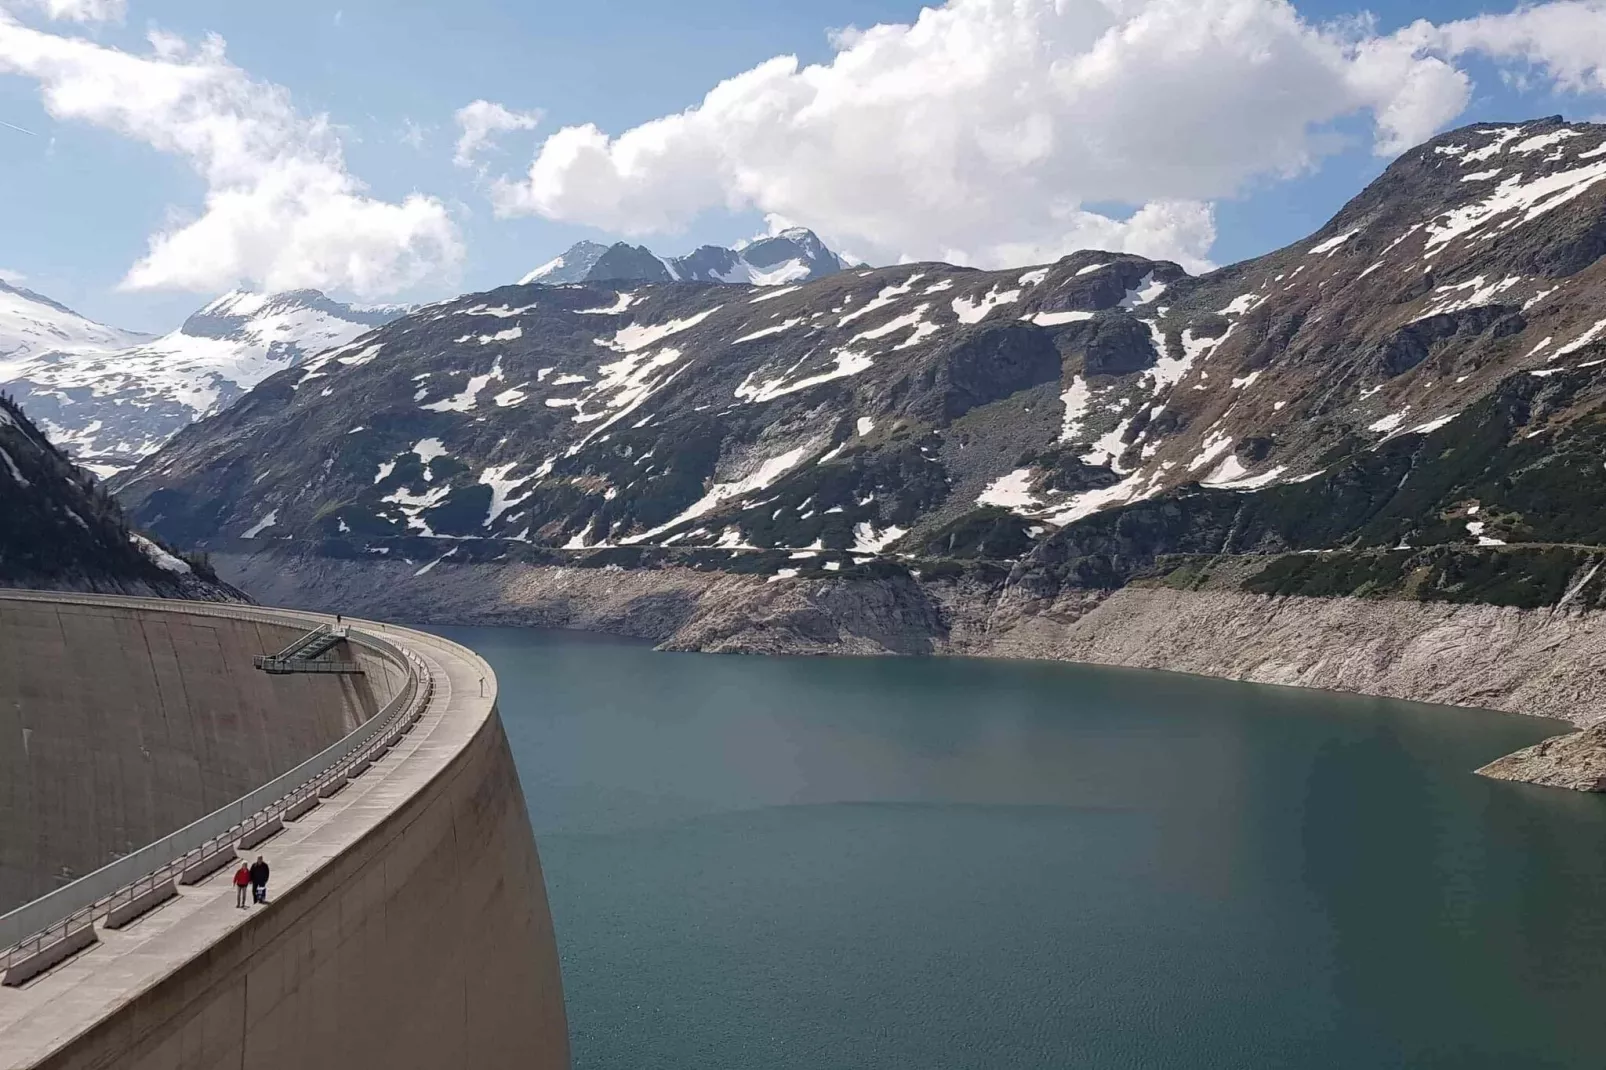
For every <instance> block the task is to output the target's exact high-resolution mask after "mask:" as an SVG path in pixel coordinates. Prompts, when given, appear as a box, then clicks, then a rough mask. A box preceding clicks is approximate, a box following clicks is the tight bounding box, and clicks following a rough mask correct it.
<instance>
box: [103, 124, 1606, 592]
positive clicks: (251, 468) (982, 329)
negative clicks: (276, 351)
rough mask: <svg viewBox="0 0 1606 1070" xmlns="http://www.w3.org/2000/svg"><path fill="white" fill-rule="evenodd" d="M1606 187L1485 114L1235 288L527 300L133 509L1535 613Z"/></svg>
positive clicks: (379, 364) (1230, 270)
mask: <svg viewBox="0 0 1606 1070" xmlns="http://www.w3.org/2000/svg"><path fill="white" fill-rule="evenodd" d="M1603 179H1606V126H1598V125H1592V124H1587V123H1576V124H1569V123H1564V122H1562V121H1561V120H1560V119H1559V118H1552V119H1545V120H1539V121H1535V122H1529V123H1522V124H1505V125H1495V124H1481V125H1477V126H1472V127H1467V128H1464V129H1461V130H1457V131H1454V132H1452V133H1449V134H1445V135H1442V136H1440V137H1438V138H1435V139H1434V140H1432V141H1430V142H1428V143H1427V144H1426V145H1423V146H1420V147H1418V148H1417V149H1414V150H1412V151H1411V152H1408V153H1406V154H1405V155H1403V156H1402V157H1400V158H1399V159H1398V160H1397V161H1395V162H1394V163H1393V164H1392V165H1391V166H1390V167H1389V168H1388V169H1387V171H1386V172H1385V173H1384V174H1383V175H1382V176H1381V177H1380V178H1379V179H1378V180H1377V181H1376V182H1374V183H1373V184H1372V185H1371V186H1370V187H1368V188H1367V189H1366V190H1365V191H1364V192H1362V193H1361V194H1360V195H1359V196H1358V197H1356V198H1355V199H1354V200H1353V201H1351V202H1350V203H1349V204H1347V205H1345V206H1344V208H1343V209H1342V210H1341V211H1340V212H1339V213H1338V214H1337V215H1336V216H1335V217H1334V218H1333V219H1332V221H1330V222H1329V223H1328V224H1327V225H1326V226H1325V227H1323V228H1322V229H1321V230H1320V231H1318V232H1317V233H1316V234H1314V235H1312V236H1311V237H1310V238H1308V239H1305V240H1303V241H1300V242H1296V243H1295V244H1293V245H1291V246H1289V247H1287V248H1285V249H1282V250H1279V251H1277V252H1274V253H1271V254H1269V255H1267V256H1264V257H1260V258H1257V259H1255V260H1251V261H1247V262H1244V263H1241V264H1237V265H1233V266H1231V267H1227V268H1223V269H1221V270H1219V271H1215V272H1212V273H1210V274H1208V275H1204V276H1200V277H1191V276H1189V275H1187V274H1186V273H1185V272H1183V270H1182V269H1181V268H1179V267H1177V266H1176V265H1174V264H1169V263H1164V262H1155V261H1150V260H1146V259H1143V258H1140V257H1136V256H1129V255H1115V254H1106V253H1096V252H1083V253H1078V254H1075V255H1073V256H1070V257H1066V258H1064V259H1062V260H1060V261H1059V262H1058V263H1056V264H1053V265H1047V266H1040V267H1034V268H1030V269H1014V270H1011V271H991V272H988V271H975V270H969V269H964V268H955V267H950V266H948V265H943V264H910V265H900V266H898V267H891V268H881V269H876V270H854V271H845V272H839V273H837V274H833V275H829V276H827V277H825V278H822V279H817V280H815V281H812V282H809V283H806V284H801V285H798V284H794V285H788V286H782V287H769V288H764V289H760V288H758V287H753V286H746V287H744V286H735V285H711V284H706V283H693V282H668V283H646V284H629V285H624V284H619V283H600V282H592V283H586V284H583V285H578V286H571V287H564V288H553V287H541V286H517V287H507V288H504V289H501V290H497V291H494V292H491V293H488V294H480V295H474V296H470V297H464V298H461V299H458V300H455V301H452V302H447V303H443V304H440V305H436V306H431V307H430V308H427V309H422V310H419V311H418V312H415V313H414V314H412V315H410V316H407V317H404V318H403V319H400V320H398V321H396V322H394V323H391V324H388V325H387V326H385V327H383V328H380V329H379V330H378V331H376V332H374V333H373V334H372V335H371V336H369V337H366V338H364V339H362V340H361V341H359V342H357V343H353V344H348V345H347V346H345V347H343V348H341V349H337V350H334V351H331V352H329V353H326V354H324V355H322V356H320V357H318V358H315V359H314V360H311V361H308V362H306V363H304V364H302V365H300V366H298V367H296V368H292V369H288V370H285V371H283V372H280V373H278V374H276V375H274V376H272V377H270V378H268V379H267V380H265V381H264V382H263V383H261V384H260V385H259V386H258V387H257V388H256V389H254V390H252V391H251V392H249V393H248V394H246V395H245V396H244V397H242V398H241V399H240V400H239V401H238V402H237V403H236V404H235V405H233V406H232V407H230V408H229V409H227V410H225V411H223V412H221V413H219V414H217V415H215V416H213V417H212V418H210V419H208V420H205V421H203V422H201V423H199V424H196V425H194V426H192V427H190V428H188V429H187V430H186V431H184V432H183V433H181V434H180V435H178V436H177V437H176V438H175V439H174V440H173V441H172V442H171V443H170V444H169V445H168V446H166V447H165V448H164V449H163V450H161V451H160V452H159V453H158V454H156V455H155V456H153V457H151V458H149V459H147V460H146V461H145V462H144V463H142V464H141V465H140V466H139V468H138V469H137V470H135V471H134V472H133V473H131V474H130V475H129V476H128V477H127V478H126V479H124V480H123V481H122V482H121V483H120V492H121V494H122V495H123V497H124V500H125V501H126V502H127V503H128V504H129V507H130V508H131V510H132V511H133V514H134V515H135V516H136V517H137V518H138V519H139V520H140V521H141V522H142V523H145V524H148V525H149V526H151V527H152V528H153V529H154V530H156V531H158V532H161V533H162V534H164V535H165V536H167V537H169V538H171V539H173V540H175V541H177V542H179V543H181V544H188V545H205V544H214V543H217V542H218V541H219V540H223V541H227V540H230V539H234V538H242V537H243V538H268V537H271V538H274V539H276V540H283V539H286V538H288V539H291V540H301V541H302V542H303V543H305V544H306V545H309V546H313V545H317V546H320V547H324V548H325V549H327V550H328V551H329V552H331V553H346V554H351V553H356V554H363V553H370V552H381V551H384V549H385V547H386V545H387V544H388V543H387V540H388V541H394V540H398V539H406V540H411V541H410V542H409V543H408V545H409V546H411V547H414V548H413V549H409V550H408V551H407V552H408V553H421V552H423V551H419V550H417V549H416V546H417V544H418V543H419V541H420V540H428V539H434V540H437V543H436V544H437V545H439V546H443V547H447V548H449V549H450V550H451V552H452V553H453V554H456V555H458V559H459V560H467V559H470V558H475V559H478V557H479V556H481V555H482V554H491V555H493V556H494V555H495V554H498V553H507V552H509V551H508V549H507V547H508V546H509V545H510V544H517V543H528V544H532V545H534V546H539V547H547V548H552V549H553V550H568V551H571V552H573V551H580V550H591V551H596V550H598V549H599V548H602V549H605V550H606V554H605V555H604V557H602V558H599V559H606V560H610V561H617V562H623V563H627V564H628V563H631V562H641V561H644V560H648V559H650V558H652V556H653V554H654V553H657V552H658V551H656V550H653V549H652V548H670V549H671V550H672V552H674V553H686V554H691V555H692V556H693V557H695V558H696V559H697V560H699V561H704V562H708V561H713V560H716V559H717V560H722V561H724V562H725V564H723V565H721V566H719V567H731V568H740V569H743V570H748V571H751V570H753V569H759V570H767V571H768V572H769V573H770V574H772V575H774V576H777V577H791V576H794V575H801V576H802V577H803V578H807V577H809V576H817V577H818V576H824V575H826V574H827V572H829V571H832V570H834V571H836V572H837V574H838V575H839V576H845V575H848V574H850V573H851V572H852V571H853V570H854V569H855V568H859V567H861V566H862V567H863V568H871V569H873V568H875V567H879V565H877V562H878V561H881V562H886V563H889V564H890V563H891V562H892V561H904V560H906V559H909V558H913V559H922V560H929V559H939V558H948V559H961V560H978V559H981V560H996V561H1001V562H1004V563H1005V564H1006V572H1007V574H1008V576H1009V577H1010V579H1009V582H1010V583H1011V584H1014V585H1016V586H1017V587H1018V588H1019V589H1021V590H1022V591H1023V592H1026V593H1030V594H1032V595H1033V596H1034V597H1043V598H1047V597H1051V596H1052V595H1053V593H1054V592H1055V591H1057V590H1059V589H1061V588H1063V587H1064V586H1065V585H1072V586H1077V585H1080V586H1083V587H1087V588H1089V589H1110V588H1112V587H1119V586H1121V585H1123V584H1125V583H1127V582H1129V581H1130V580H1131V579H1133V578H1134V577H1138V576H1142V575H1148V574H1151V573H1153V571H1154V570H1155V569H1156V568H1159V569H1161V570H1162V571H1164V570H1165V569H1166V568H1170V567H1173V566H1172V565H1168V564H1167V562H1168V561H1169V560H1170V558H1171V556H1172V555H1190V556H1192V557H1200V556H1204V557H1209V556H1214V555H1222V554H1226V555H1236V556H1238V557H1240V558H1244V559H1245V560H1247V561H1250V562H1252V565H1250V566H1246V567H1247V568H1249V572H1247V573H1245V574H1244V575H1245V578H1244V585H1245V589H1249V590H1257V591H1263V592H1267V593H1347V592H1350V591H1354V590H1360V589H1365V590H1373V591H1380V592H1386V591H1407V592H1411V593H1412V594H1413V596H1423V592H1424V591H1428V592H1439V593H1440V594H1442V595H1443V597H1446V598H1486V599H1492V600H1497V601H1498V600H1500V599H1509V600H1514V603H1521V602H1522V601H1523V600H1525V599H1526V600H1530V601H1532V600H1536V599H1539V598H1541V597H1542V596H1544V595H1545V594H1546V592H1550V591H1552V589H1553V588H1554V587H1555V585H1556V584H1558V583H1560V584H1564V585H1565V584H1567V583H1569V582H1570V579H1571V577H1573V576H1574V575H1575V573H1579V572H1580V562H1584V563H1587V561H1588V560H1589V558H1588V555H1589V554H1590V553H1592V551H1591V550H1590V549H1589V548H1591V547H1596V546H1600V545H1603V544H1606V484H1603V483H1602V481H1601V480H1600V478H1599V472H1600V457H1601V456H1602V451H1601V446H1602V444H1603V439H1606V419H1603V418H1602V410H1601V401H1602V393H1603V389H1602V388H1603V385H1606V378H1602V376H1601V371H1600V369H1601V368H1602V367H1603V366H1606V318H1602V317H1603V316H1606V313H1603V312H1602V311H1601V309H1602V307H1603V305H1606V301H1603V297H1606V262H1603V261H1602V260H1601V255H1602V253H1603V252H1606V182H1603V181H1602V180H1603ZM599 263H600V261H599ZM381 355H382V356H383V358H384V359H382V360H380V359H376V358H377V357H379V356H381ZM269 533H271V535H270V534H269ZM463 540H504V541H503V542H500V543H498V542H494V541H493V542H489V543H486V544H485V545H484V548H483V550H482V549H480V548H477V547H476V545H475V544H473V543H472V542H464V541H463ZM1519 544H1522V545H1523V546H1530V547H1533V548H1534V550H1533V553H1532V554H1531V555H1529V556H1528V557H1523V556H1521V555H1520V554H1517V553H1515V552H1510V553H1507V552H1506V551H1507V550H1511V551H1515V550H1516V549H1517V548H1518V545H1519ZM1579 547H1583V549H1579ZM755 549H756V550H760V551H765V552H763V553H754V552H753V550H755ZM1339 550H1342V551H1347V552H1350V553H1351V554H1352V556H1351V557H1348V558H1345V557H1342V556H1336V557H1335V556H1333V555H1331V554H1326V555H1317V556H1315V557H1309V556H1301V553H1302V552H1304V551H1339ZM1496 550H1498V551H1499V553H1498V554H1497V553H1495V551H1496ZM649 551H651V552H649ZM894 554H896V555H900V556H897V557H893V556H892V555H894ZM699 555H700V556H699ZM710 555H713V556H710ZM1354 555H1360V556H1354ZM1547 555H1548V556H1547ZM1581 555H1582V556H1581ZM593 556H595V555H593ZM1496 558H1498V560H1497V562H1496V563H1494V564H1491V560H1492V559H1496ZM899 567H903V566H899ZM909 567H914V568H916V570H917V571H918V570H919V569H920V568H921V567H922V566H918V565H914V566H909ZM1585 571H1587V570H1585ZM1251 573H1252V575H1251ZM933 574H934V573H933ZM1593 576H1594V574H1593V573H1589V575H1588V576H1586V577H1585V578H1586V579H1587V580H1589V581H1590V582H1591V583H1593V584H1594V585H1593V586H1588V587H1581V588H1580V591H1581V594H1579V598H1580V599H1582V600H1585V601H1588V600H1590V599H1595V598H1598V597H1599V596H1600V591H1599V588H1600V587H1601V586H1603V585H1606V581H1595V580H1594V578H1593ZM1195 578H1197V577H1195ZM1178 582H1184V580H1178ZM1187 582H1192V580H1188V581H1187ZM1556 593H1557V597H1559V596H1560V592H1556ZM1575 593H1578V592H1575Z"/></svg>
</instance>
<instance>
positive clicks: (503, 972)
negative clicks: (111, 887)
mask: <svg viewBox="0 0 1606 1070" xmlns="http://www.w3.org/2000/svg"><path fill="white" fill-rule="evenodd" d="M107 601H108V602H113V603H117V604H121V603H133V602H135V601H136V600H132V599H127V600H118V599H108V600H107ZM0 608H3V607H0ZM161 611H162V612H164V613H169V614H172V615H174V616H183V615H184V610H183V608H182V606H172V605H168V606H163V607H162V609H161ZM194 612H196V613H197V614H199V613H201V612H202V611H201V610H199V609H197V610H195V611H194ZM240 612H241V613H245V614H250V613H255V614H259V615H261V616H263V617H268V616H271V615H272V614H273V613H274V612H275V611H262V610H255V609H241V610H240ZM282 616H285V617H290V615H289V614H283V615H282ZM309 622H310V623H309ZM169 623H172V622H169ZM313 623H317V620H316V619H315V618H307V617H305V616H302V617H301V618H300V619H299V620H296V621H295V624H296V626H299V627H301V628H303V629H305V628H307V627H310V625H311V624H313ZM287 626H288V625H287ZM365 627H371V628H373V629H375V630H376V631H380V632H381V634H382V635H383V636H384V638H386V639H388V640H390V641H391V642H393V643H396V644H399V645H402V646H404V647H405V649H407V650H409V651H410V652H411V654H410V655H409V658H410V660H411V663H412V664H413V665H415V666H416V667H417V668H416V669H415V670H410V671H416V672H420V673H423V674H424V675H425V678H426V682H427V683H428V684H429V685H430V686H427V687H424V688H423V689H421V691H420V694H421V695H428V696H430V699H429V702H428V704H427V706H426V707H425V708H424V710H423V713H422V716H421V718H420V719H419V720H418V721H417V723H416V725H415V726H414V727H413V730H412V731H411V732H409V733H407V734H406V735H405V736H403V737H401V738H400V739H399V740H398V741H397V743H396V744H395V745H394V746H393V747H392V748H391V749H390V752H389V753H390V755H391V757H389V758H388V759H387V760H386V761H384V762H383V763H381V764H379V765H373V766H371V763H368V762H364V763H363V765H362V767H361V768H360V770H359V769H354V770H351V771H350V772H351V774H352V775H356V774H357V773H358V772H359V771H365V772H366V775H364V776H362V777H361V779H360V780H352V781H348V780H347V779H346V778H344V777H343V778H341V779H339V780H337V781H334V782H332V783H328V784H325V785H324V786H323V787H322V789H320V791H319V792H318V795H317V796H316V798H309V799H308V800H305V801H304V802H303V803H301V804H298V805H300V806H305V805H306V804H307V803H313V804H315V805H317V806H318V815H319V816H318V819H317V820H315V821H302V822H295V823H294V824H284V823H283V821H281V822H279V823H278V825H277V828H276V829H275V832H274V836H275V838H274V839H273V841H272V843H271V844H270V846H269V849H268V850H267V851H265V852H263V853H265V854H266V855H267V856H268V859H269V861H270V862H271V864H272V866H273V885H272V887H273V889H274V897H273V901H272V902H271V903H270V904H269V905H267V906H263V907H256V908H254V909H251V910H237V909H235V906H234V899H235V895H234V889H233V888H232V887H229V886H228V885H227V884H226V883H225V882H222V881H217V882H212V883H210V884H207V885H205V886H202V887H199V888H197V889H196V890H195V891H193V892H190V893H187V894H185V895H182V896H176V897H174V896H173V895H172V894H171V889H172V886H171V884H170V883H169V884H168V885H167V886H166V889H165V891H166V892H167V895H166V898H165V902H166V903H167V905H166V906H165V907H163V909H162V911H161V914H160V916H159V917H157V918H154V919H153V920H152V921H151V922H149V923H147V924H141V925H137V926H133V927H131V928H129V929H127V930H126V932H125V933H123V934H119V935H118V936H116V937H115V938H113V937H108V938H107V939H106V940H105V941H103V942H102V943H101V944H100V946H98V947H97V948H96V949H95V950H94V951H93V953H90V954H83V955H76V956H75V955H74V954H73V952H74V951H77V950H81V948H71V949H67V948H62V949H59V950H58V949H55V948H51V949H46V950H47V951H50V952H51V953H52V954H53V955H55V956H56V957H54V958H53V959H50V960H48V961H46V960H41V963H42V964H39V963H35V964H32V965H30V969H33V972H32V973H30V974H29V975H28V976H29V977H31V978H32V981H31V983H28V984H26V985H23V986H22V987H13V988H6V989H3V990H0V1070H106V1068H109V1067H118V1068H119V1070H124V1068H126V1070H169V1068H172V1067H184V1068H185V1070H224V1068H228V1070H257V1068H262V1070H269V1068H271V1070H282V1068H284V1067H296V1068H297V1070H303V1068H306V1070H325V1068H327V1070H351V1068H352V1067H367V1066H382V1067H385V1068H386V1070H411V1068H415V1067H416V1068H419V1070H423V1068H426V1067H427V1068H431V1070H433V1068H436V1067H457V1066H464V1067H470V1066H471V1067H475V1068H476V1070H478V1068H485V1070H500V1068H503V1067H507V1068H510V1070H511V1068H514V1067H518V1068H532V1070H565V1068H567V1066H568V1033H567V1026H566V1023H565V1019H564V1012H563V1001H562V985H561V981H560V978H559V973H558V961H557V951H556V943H555V940H554V938H553V933H552V924H551V918H550V915H549V912H548V908H547V901H546V894H545V888H544V883H543V881H542V876H541V867H540V859H539V857H538V856H537V853H536V849H535V843H534V839H533V836H532V834H531V831H530V823H529V817H528V814H527V811H526V809H525V802H524V797H523V792H522V790H521V789H520V786H519V783H518V775H517V772H516V770H515V768H514V766H513V761H512V754H511V752H510V750H509V748H508V745H507V740H506V736H505V734H504V733H503V729H502V723H501V719H500V717H499V716H498V714H497V712H496V708H495V695H496V691H495V677H494V674H492V672H491V670H490V669H489V667H488V666H486V665H485V663H484V662H483V661H482V660H481V659H479V658H478V657H477V656H475V655H473V654H472V653H470V652H469V651H466V650H464V649H463V648H461V647H458V646H456V645H455V644H452V643H449V642H447V641H446V640H443V639H440V638H438V637H435V636H430V635H426V634H424V633H418V632H411V631H408V630H406V629H384V628H383V626H380V625H365ZM264 648H265V649H272V647H271V646H266V645H264ZM419 659H422V660H419ZM3 661H4V653H3V652H0V663H3ZM4 668H5V665H4V664H0V669H4ZM257 675H258V677H259V678H261V679H267V678H268V677H267V675H266V674H257ZM482 677H483V678H484V680H485V683H486V687H485V691H484V693H483V694H481V693H480V690H479V686H478V681H479V680H480V678H482ZM289 679H298V678H296V677H291V678H289ZM299 679H320V678H316V677H302V678H299ZM321 679H335V680H343V681H346V682H349V681H350V679H352V678H345V677H330V678H321ZM356 679H361V680H365V681H368V682H370V683H372V684H373V685H374V687H375V693H376V695H386V696H388V695H394V694H400V693H402V689H403V688H404V686H411V685H410V684H409V683H408V682H407V681H406V680H404V679H402V678H399V677H398V676H397V673H396V672H395V671H394V667H387V666H386V665H383V664H377V663H376V664H375V665H373V666H371V667H370V668H369V670H368V672H367V673H366V675H365V676H364V677H361V678H356ZM4 680H5V677H4V674H3V673H0V681H4ZM3 686H4V683H3V682H0V687H3ZM386 688H388V689H389V690H388V692H387V691H386V690H385V689H386ZM4 697H5V696H3V695H0V699H4ZM5 705H6V704H5V702H4V701H0V736H3V733H4V730H5V725H4V723H3V721H4V707H5ZM225 712H226V713H227V714H228V715H231V716H234V717H235V718H236V719H238V720H241V721H242V727H246V728H250V726H249V725H246V724H244V723H243V722H245V721H248V720H249V719H250V717H251V716H253V714H252V713H250V712H249V711H242V710H232V711H225ZM260 713H261V715H262V717H263V723H264V727H266V728H267V729H268V730H269V731H271V730H272V729H274V728H277V727H278V726H279V724H280V723H281V722H282V720H283V715H284V710H282V709H275V708H266V709H263V710H261V711H260ZM222 715H224V714H220V716H222ZM250 730H251V731H255V730H256V729H254V728H250ZM192 742H194V741H193V740H192ZM370 766H371V767H370ZM0 772H3V770H0ZM3 806H4V803H3V800H0V840H3V839H5V838H6V835H5V833H6V828H7V826H6V825H5V823H4V822H5V820H6V819H7V817H8V816H9V815H8V814H6V813H5V812H4V810H3ZM309 809H310V807H309ZM302 813H304V811H303V812H301V813H295V814H294V815H293V816H296V817H299V816H302ZM285 816H286V817H292V815H291V814H289V813H287V814H286V815H285ZM292 819H293V818H292ZM162 834H165V833H162ZM247 849H250V848H247ZM253 853H255V852H254V851H253ZM236 861H237V855H236V853H235V851H233V850H225V851H222V852H219V853H218V854H216V855H214V856H213V857H212V858H210V859H208V860H207V861H206V862H204V863H198V864H197V865H194V866H192V867H190V869H189V870H188V871H186V873H185V878H191V877H192V876H197V875H198V874H200V871H202V870H205V871H206V872H208V873H210V872H215V871H216V870H218V869H222V868H224V867H228V866H230V865H231V864H234V863H236ZM200 875H201V876H204V874H200ZM197 879H199V877H197ZM186 882H188V880H187V881H186ZM127 905H128V907H130V908H132V907H133V906H134V904H133V903H130V904H127ZM151 905H153V906H154V905H156V904H155V903H154V902H153V903H151ZM145 909H149V908H148V907H146V908H145ZM74 937H75V939H76V940H84V941H90V942H93V941H94V940H96V939H97V937H96V935H95V931H94V928H93V927H92V926H86V927H84V928H83V929H80V930H75V933H74ZM22 966H23V963H22V962H21V961H19V962H16V963H14V966H13V971H14V972H17V975H18V977H19V978H20V977H21V967H22ZM34 966H37V968H36V969H34V968H33V967H34ZM6 981H7V983H8V984H21V981H20V980H18V981H12V978H11V976H10V975H9V974H8V976H7V978H6Z"/></svg>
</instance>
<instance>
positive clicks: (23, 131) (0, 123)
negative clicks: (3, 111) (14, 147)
mask: <svg viewBox="0 0 1606 1070" xmlns="http://www.w3.org/2000/svg"><path fill="white" fill-rule="evenodd" d="M0 126H4V127H6V128H7V129H10V130H15V131H16V132H17V133H19V134H27V135H28V136H29V137H38V136H39V135H38V134H36V133H34V132H33V131H32V130H27V129H24V128H23V127H20V126H18V125H17V124H16V123H8V122H6V121H5V120H4V119H0Z"/></svg>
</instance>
